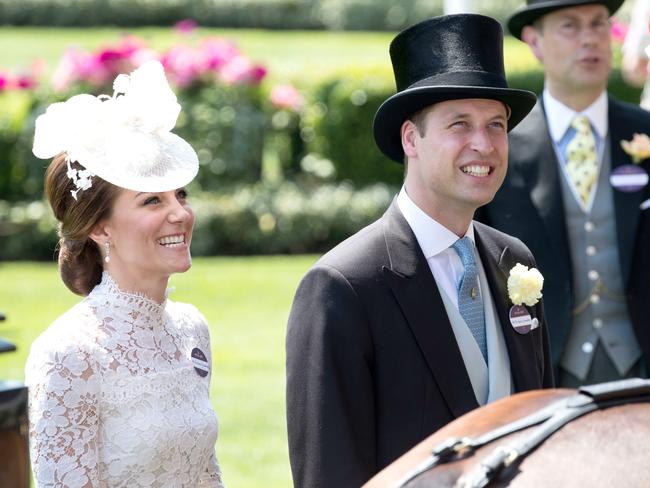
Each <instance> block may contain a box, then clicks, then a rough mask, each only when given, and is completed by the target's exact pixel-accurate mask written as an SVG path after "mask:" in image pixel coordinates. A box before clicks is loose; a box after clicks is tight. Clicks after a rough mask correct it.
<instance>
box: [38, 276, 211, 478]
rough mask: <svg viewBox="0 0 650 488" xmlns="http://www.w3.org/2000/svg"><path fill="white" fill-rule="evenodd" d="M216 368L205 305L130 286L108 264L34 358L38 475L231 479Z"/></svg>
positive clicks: (50, 330)
mask: <svg viewBox="0 0 650 488" xmlns="http://www.w3.org/2000/svg"><path fill="white" fill-rule="evenodd" d="M197 350H198V351H199V352H198V353H197ZM201 352H202V353H203V356H204V358H203V359H205V361H201V359H202V355H201ZM192 356H194V357H197V356H198V360H197V359H194V360H193V359H192ZM210 370H211V354H210V337H209V332H208V327H207V324H206V322H205V319H204V318H203V317H202V316H201V314H200V313H199V312H198V311H197V310H196V308H195V307H193V306H191V305H187V304H182V303H174V302H172V301H170V300H167V301H166V302H165V303H164V304H162V305H160V304H158V303H156V302H155V301H153V300H150V299H148V298H146V297H144V296H141V295H135V294H131V293H124V292H122V291H121V290H119V289H118V287H117V285H116V284H115V282H114V281H113V280H112V279H111V278H110V276H109V275H108V274H107V273H104V276H103V278H102V282H101V283H100V284H99V285H97V286H96V287H95V289H93V291H92V292H91V293H90V295H88V297H86V298H85V299H84V300H83V301H82V302H81V303H79V304H77V305H75V306H74V307H73V308H71V309H70V310H68V311H67V312H66V313H65V314H64V315H62V316H61V317H59V318H58V319H57V320H56V321H55V322H54V323H53V324H52V325H51V326H50V327H49V328H48V329H47V330H46V331H45V332H44V333H43V334H42V335H41V336H40V337H39V338H38V339H36V341H34V343H33V345H32V349H31V352H30V355H29V358H28V360H27V366H26V382H27V384H28V386H29V393H30V395H29V396H30V401H29V420H30V449H31V461H32V466H33V470H34V481H35V482H36V485H37V486H38V487H66V488H75V487H144V486H147V487H179V488H180V487H196V486H209V487H222V486H223V484H222V481H221V472H220V469H219V465H218V463H217V458H216V456H215V452H214V444H215V441H216V439H217V432H218V428H217V418H216V415H215V413H214V410H213V409H212V407H211V405H210V400H209V398H208V395H209V385H210V376H211V375H210V374H209V372H208V371H210Z"/></svg>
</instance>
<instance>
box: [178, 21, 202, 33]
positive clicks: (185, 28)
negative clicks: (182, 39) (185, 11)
mask: <svg viewBox="0 0 650 488" xmlns="http://www.w3.org/2000/svg"><path fill="white" fill-rule="evenodd" d="M198 26H199V24H198V23H197V22H196V21H195V20H192V19H183V20H180V21H178V22H176V23H175V24H174V30H175V31H176V32H178V33H179V34H191V33H192V32H194V31H195V30H196V28H197V27H198Z"/></svg>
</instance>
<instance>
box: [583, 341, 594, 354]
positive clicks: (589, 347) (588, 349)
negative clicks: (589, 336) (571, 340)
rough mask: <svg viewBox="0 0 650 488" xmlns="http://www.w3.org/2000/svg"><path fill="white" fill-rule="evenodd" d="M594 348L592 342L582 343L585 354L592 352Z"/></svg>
mask: <svg viewBox="0 0 650 488" xmlns="http://www.w3.org/2000/svg"><path fill="white" fill-rule="evenodd" d="M593 350H594V345H593V344H592V343H591V342H585V343H584V344H583V345H582V352H584V353H585V354H591V353H592V352H593Z"/></svg>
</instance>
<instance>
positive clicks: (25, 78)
mask: <svg viewBox="0 0 650 488" xmlns="http://www.w3.org/2000/svg"><path fill="white" fill-rule="evenodd" d="M37 84H38V82H37V81H36V78H34V77H33V76H32V75H31V74H23V75H19V76H18V77H17V78H16V81H15V86H16V88H18V89H19V90H31V89H33V88H36V85H37Z"/></svg>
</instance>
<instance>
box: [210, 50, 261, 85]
mask: <svg viewBox="0 0 650 488" xmlns="http://www.w3.org/2000/svg"><path fill="white" fill-rule="evenodd" d="M220 75H221V79H222V80H223V82H224V83H227V84H229V85H236V84H243V83H254V84H255V83H259V82H260V81H262V79H263V78H264V77H265V76H266V68H264V67H263V66H261V65H254V64H253V63H252V62H251V61H250V60H249V59H248V58H246V57H244V56H241V55H240V56H237V57H235V58H234V59H231V60H230V61H229V62H228V63H226V65H225V66H224V67H223V68H222V69H221V73H220Z"/></svg>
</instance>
